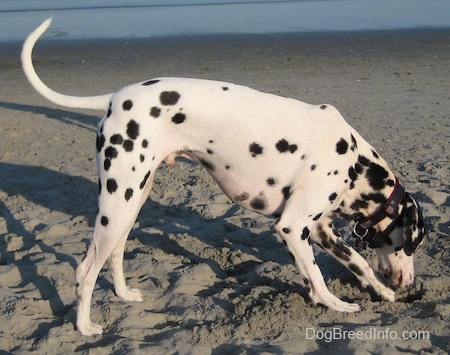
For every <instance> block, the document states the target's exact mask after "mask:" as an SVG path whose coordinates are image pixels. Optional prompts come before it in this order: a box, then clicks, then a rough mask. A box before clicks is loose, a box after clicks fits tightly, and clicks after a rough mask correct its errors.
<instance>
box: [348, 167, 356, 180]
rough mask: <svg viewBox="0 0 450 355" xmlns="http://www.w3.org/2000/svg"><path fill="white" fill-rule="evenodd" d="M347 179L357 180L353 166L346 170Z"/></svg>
mask: <svg viewBox="0 0 450 355" xmlns="http://www.w3.org/2000/svg"><path fill="white" fill-rule="evenodd" d="M348 177H349V178H350V179H351V180H352V181H355V180H356V179H357V178H358V174H356V171H355V168H354V167H353V166H351V167H350V168H349V169H348Z"/></svg>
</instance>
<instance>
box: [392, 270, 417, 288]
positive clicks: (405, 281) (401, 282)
mask: <svg viewBox="0 0 450 355" xmlns="http://www.w3.org/2000/svg"><path fill="white" fill-rule="evenodd" d="M390 282H391V284H392V285H394V286H395V287H401V288H403V287H407V286H409V285H411V284H412V283H413V282H414V275H413V274H412V273H404V272H402V271H401V270H400V271H398V272H396V273H394V274H392V276H391V278H390Z"/></svg>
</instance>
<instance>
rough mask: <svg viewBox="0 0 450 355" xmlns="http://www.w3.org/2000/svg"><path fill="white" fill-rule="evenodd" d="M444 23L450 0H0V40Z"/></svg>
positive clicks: (433, 25) (448, 18)
mask: <svg viewBox="0 0 450 355" xmlns="http://www.w3.org/2000/svg"><path fill="white" fill-rule="evenodd" d="M52 15H53V24H52V27H51V30H50V31H49V32H48V33H47V34H46V36H47V37H56V38H64V39H84V38H89V39H95V38H142V37H147V38H149V37H164V36H182V35H189V36H195V35H207V34H244V33H245V34H262V33H289V32H322V31H362V30H386V29H388V30H396V29H410V28H450V0H297V1H296V0H286V1H283V0H281V1H269V0H248V1H246V0H240V1H239V0H147V1H144V0H64V1H61V0H0V42H5V41H22V40H23V39H24V38H25V37H26V35H27V34H28V33H29V32H30V31H31V30H33V29H34V28H35V27H36V26H37V25H38V24H40V23H41V22H42V21H43V20H44V19H45V18H47V17H49V16H52Z"/></svg>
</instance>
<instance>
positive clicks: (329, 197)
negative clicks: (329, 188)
mask: <svg viewBox="0 0 450 355" xmlns="http://www.w3.org/2000/svg"><path fill="white" fill-rule="evenodd" d="M336 197H337V193H336V192H333V193H332V194H331V195H330V196H328V200H329V201H330V202H333V201H334V200H336Z"/></svg>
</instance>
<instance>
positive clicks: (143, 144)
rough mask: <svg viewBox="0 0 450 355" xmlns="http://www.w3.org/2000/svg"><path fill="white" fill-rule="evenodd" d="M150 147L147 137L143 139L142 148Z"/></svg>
mask: <svg viewBox="0 0 450 355" xmlns="http://www.w3.org/2000/svg"><path fill="white" fill-rule="evenodd" d="M147 147H148V141H147V140H146V139H144V140H143V141H142V148H147Z"/></svg>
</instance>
